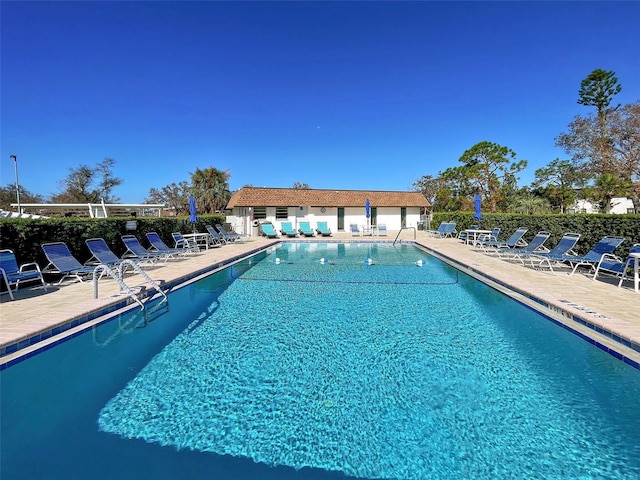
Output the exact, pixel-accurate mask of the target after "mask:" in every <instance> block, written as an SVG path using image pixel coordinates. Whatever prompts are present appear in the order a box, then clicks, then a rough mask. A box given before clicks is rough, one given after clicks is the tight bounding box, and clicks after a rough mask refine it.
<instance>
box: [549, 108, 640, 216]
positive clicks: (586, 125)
mask: <svg viewBox="0 0 640 480" xmlns="http://www.w3.org/2000/svg"><path fill="white" fill-rule="evenodd" d="M606 123H607V124H606V131H607V152H608V153H607V161H606V162H605V161H604V160H603V158H604V157H603V156H602V155H601V151H600V148H601V147H600V145H601V142H600V140H599V138H600V135H601V128H600V125H599V120H598V118H597V117H596V116H595V115H593V114H592V115H588V116H586V117H581V116H579V115H578V116H576V117H575V118H574V120H573V121H572V122H571V123H570V124H569V131H568V132H566V133H562V134H560V135H559V136H558V137H557V138H556V145H557V146H559V147H562V148H563V149H564V150H565V152H567V154H570V155H571V156H572V161H573V162H574V163H575V164H576V165H578V166H579V167H580V168H581V169H583V171H584V172H586V173H588V174H589V175H590V176H591V178H593V179H597V178H598V177H600V176H601V175H604V174H606V173H611V174H613V175H616V176H621V177H623V178H626V179H628V180H629V181H630V182H631V183H632V184H633V185H634V186H635V188H634V189H632V190H631V191H630V193H629V195H630V197H631V198H632V200H633V202H634V206H635V208H636V211H640V196H639V193H640V102H636V103H633V104H629V105H624V106H623V107H621V108H618V109H617V110H615V111H612V112H610V113H609V114H608V115H607V116H606Z"/></svg>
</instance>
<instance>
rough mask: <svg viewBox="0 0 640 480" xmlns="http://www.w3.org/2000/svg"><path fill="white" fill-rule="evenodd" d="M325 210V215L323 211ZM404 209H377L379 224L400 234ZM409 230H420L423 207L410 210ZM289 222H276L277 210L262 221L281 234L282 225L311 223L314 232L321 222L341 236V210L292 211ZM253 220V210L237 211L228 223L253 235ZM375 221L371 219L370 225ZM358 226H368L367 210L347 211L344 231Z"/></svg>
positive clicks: (317, 208) (292, 208) (349, 209)
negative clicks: (339, 214) (411, 228)
mask: <svg viewBox="0 0 640 480" xmlns="http://www.w3.org/2000/svg"><path fill="white" fill-rule="evenodd" d="M323 209H324V212H323V211H322V210H323ZM400 212H401V209H400V207H377V218H376V219H377V224H378V225H379V224H385V225H386V226H387V230H391V231H394V230H396V231H397V230H400V225H401V217H400ZM406 212H407V213H406V226H407V227H414V228H417V226H418V222H419V221H420V207H407V209H406ZM287 215H288V216H287V218H286V219H276V209H275V207H267V218H265V219H263V220H261V221H269V222H271V223H273V224H274V225H275V228H276V229H277V230H280V227H281V224H282V222H287V221H288V222H291V223H292V225H293V226H294V228H297V227H298V225H299V223H300V222H305V221H306V222H310V223H311V228H314V229H315V228H316V226H317V225H318V222H327V225H328V226H329V228H330V229H331V231H333V232H338V231H339V230H338V208H337V207H302V209H301V208H300V207H289V208H288V211H287ZM252 220H253V219H252V217H251V209H249V208H239V207H237V208H234V209H233V211H232V214H231V215H228V216H227V222H228V223H230V224H232V225H233V226H234V228H235V230H236V232H238V233H243V234H248V235H251V234H252V230H253V229H252V223H253V222H252ZM370 222H371V219H369V223H370ZM352 223H355V224H356V225H358V226H365V225H367V218H366V216H365V211H364V206H363V207H345V209H344V230H343V231H345V232H348V231H349V225H350V224H352Z"/></svg>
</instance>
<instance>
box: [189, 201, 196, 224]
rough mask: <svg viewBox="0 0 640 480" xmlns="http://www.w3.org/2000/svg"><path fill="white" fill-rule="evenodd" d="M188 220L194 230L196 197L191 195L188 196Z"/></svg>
mask: <svg viewBox="0 0 640 480" xmlns="http://www.w3.org/2000/svg"><path fill="white" fill-rule="evenodd" d="M189 215H190V217H189V222H191V223H193V228H194V230H195V228H196V227H195V224H196V223H198V213H197V212H196V199H195V198H194V197H193V195H191V196H190V197H189Z"/></svg>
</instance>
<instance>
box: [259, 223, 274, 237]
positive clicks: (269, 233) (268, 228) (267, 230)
mask: <svg viewBox="0 0 640 480" xmlns="http://www.w3.org/2000/svg"><path fill="white" fill-rule="evenodd" d="M260 231H261V232H262V235H264V236H265V237H267V238H278V232H276V231H275V230H274V228H273V224H271V223H261V224H260Z"/></svg>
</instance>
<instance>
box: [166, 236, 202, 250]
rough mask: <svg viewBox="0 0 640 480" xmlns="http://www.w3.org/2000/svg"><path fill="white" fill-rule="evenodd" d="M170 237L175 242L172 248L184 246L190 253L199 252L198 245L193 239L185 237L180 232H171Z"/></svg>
mask: <svg viewBox="0 0 640 480" xmlns="http://www.w3.org/2000/svg"><path fill="white" fill-rule="evenodd" d="M171 237H172V238H173V241H174V242H175V244H174V246H173V247H174V248H186V249H187V250H188V251H189V252H190V253H199V252H200V247H199V246H198V242H196V240H195V239H190V238H185V237H184V236H183V235H182V233H180V232H172V233H171Z"/></svg>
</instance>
